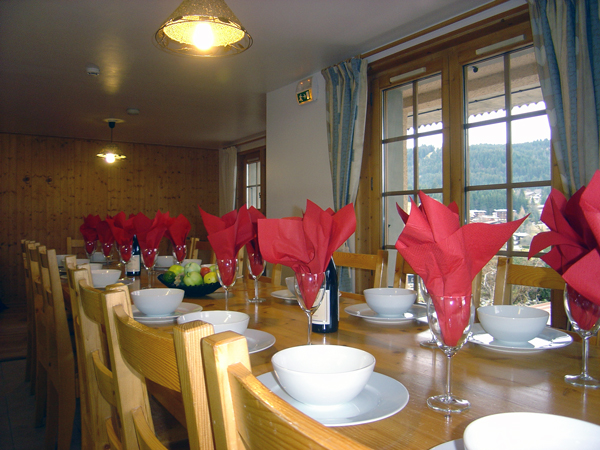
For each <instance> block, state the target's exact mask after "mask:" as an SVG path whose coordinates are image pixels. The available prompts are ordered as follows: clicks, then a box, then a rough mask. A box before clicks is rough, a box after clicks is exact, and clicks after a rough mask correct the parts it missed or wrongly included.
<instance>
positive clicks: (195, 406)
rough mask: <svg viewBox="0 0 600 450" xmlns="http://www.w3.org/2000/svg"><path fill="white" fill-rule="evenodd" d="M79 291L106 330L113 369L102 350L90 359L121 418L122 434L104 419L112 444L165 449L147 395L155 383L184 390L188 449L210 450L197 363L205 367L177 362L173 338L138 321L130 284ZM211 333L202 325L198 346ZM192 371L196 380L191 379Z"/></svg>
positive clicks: (209, 327)
mask: <svg viewBox="0 0 600 450" xmlns="http://www.w3.org/2000/svg"><path fill="white" fill-rule="evenodd" d="M79 288H80V294H81V302H82V307H83V311H84V312H85V314H86V315H88V317H90V319H92V320H94V321H95V322H97V323H98V324H101V323H103V324H104V326H105V329H106V337H107V345H108V354H109V355H110V365H107V364H105V363H104V362H102V361H101V358H100V355H99V352H94V353H93V354H92V360H93V362H94V366H95V368H94V369H95V373H96V378H97V384H98V387H99V389H100V391H101V392H102V394H103V396H104V397H105V399H106V400H107V402H109V403H111V404H113V405H114V406H115V407H116V409H117V411H118V415H119V423H120V425H121V429H120V432H119V431H117V429H116V428H115V426H114V425H113V422H112V421H106V427H107V434H108V436H109V439H110V440H111V446H113V447H114V448H124V449H126V450H128V449H138V448H139V449H153V450H159V449H160V450H162V449H165V448H166V447H165V446H164V445H163V444H162V443H161V441H160V440H159V439H158V438H157V436H156V435H155V429H154V423H153V420H152V412H151V409H150V403H149V397H148V391H147V383H152V384H153V385H154V386H155V387H156V388H158V389H162V390H163V392H164V391H165V390H173V391H176V392H181V395H182V398H183V404H184V409H185V418H183V417H178V420H180V421H183V422H185V423H186V424H187V431H188V437H189V444H190V448H191V449H194V450H195V449H212V448H213V443H212V432H211V427H210V418H209V414H208V404H207V400H206V390H205V386H204V381H203V376H202V375H201V373H202V371H201V370H200V371H198V370H197V368H198V367H201V366H198V365H197V364H199V363H201V362H200V356H199V354H195V355H193V354H192V355H188V356H189V358H188V359H184V358H176V355H175V345H174V341H173V336H171V335H170V334H168V333H166V332H163V331H160V330H156V329H152V328H149V327H146V326H145V325H142V324H140V323H139V322H136V321H135V320H134V319H133V318H132V316H131V299H130V296H129V290H128V288H127V287H126V286H123V285H113V286H110V287H108V288H107V289H106V291H104V292H102V291H99V290H97V289H94V288H92V287H91V286H90V285H89V284H88V283H86V282H85V281H80V282H79ZM100 310H101V311H100ZM100 312H101V313H102V314H100ZM90 315H91V316H90ZM212 332H213V329H212V325H210V324H202V327H201V328H200V330H199V331H198V333H199V334H197V335H196V345H197V342H198V341H199V340H200V338H201V337H203V336H206V335H209V334H212ZM194 372H196V373H195V375H196V376H198V378H194V379H193V380H191V378H190V377H191V374H192V373H194ZM198 372H199V373H198ZM158 396H160V392H159V393H158ZM169 397H170V395H166V396H165V397H164V398H169ZM111 436H112V437H111ZM115 439H118V441H117V442H114V440H115Z"/></svg>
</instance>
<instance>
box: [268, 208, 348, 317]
mask: <svg viewBox="0 0 600 450" xmlns="http://www.w3.org/2000/svg"><path fill="white" fill-rule="evenodd" d="M355 230H356V215H355V213H354V205H352V204H349V205H346V206H344V207H343V208H342V209H340V210H339V211H338V212H337V213H334V212H333V210H331V209H327V210H325V211H324V210H322V209H321V208H319V206H317V205H316V204H315V203H313V202H311V201H310V200H307V202H306V211H305V213H304V215H303V216H302V218H300V217H288V218H284V219H262V220H259V221H258V241H259V245H260V251H261V253H262V255H263V258H264V259H265V260H266V261H269V262H271V263H273V264H282V265H284V266H288V267H291V268H292V270H293V271H294V272H295V273H296V274H300V273H313V274H318V273H322V272H324V271H325V269H327V265H328V264H329V261H330V260H331V257H332V255H333V252H334V251H336V250H337V249H338V248H339V247H340V246H341V245H342V244H343V243H344V242H345V241H346V240H347V239H348V238H349V237H350V236H351V235H352V233H354V231H355ZM313 302H314V298H313V300H312V302H311V301H310V299H309V298H305V303H306V306H307V307H308V308H311V307H312V304H313Z"/></svg>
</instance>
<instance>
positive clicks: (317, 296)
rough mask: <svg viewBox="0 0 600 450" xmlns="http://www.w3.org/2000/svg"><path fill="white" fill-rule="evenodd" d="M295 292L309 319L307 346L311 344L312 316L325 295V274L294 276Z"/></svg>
mask: <svg viewBox="0 0 600 450" xmlns="http://www.w3.org/2000/svg"><path fill="white" fill-rule="evenodd" d="M294 290H295V293H296V298H297V299H298V304H299V305H300V307H301V308H302V311H304V313H305V314H306V317H307V318H308V338H307V345H310V344H311V341H310V336H311V332H312V316H313V314H314V313H315V311H316V310H317V309H318V308H319V306H320V305H321V301H322V300H323V296H324V294H325V272H319V273H301V272H296V273H295V276H294Z"/></svg>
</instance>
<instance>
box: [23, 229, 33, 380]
mask: <svg viewBox="0 0 600 450" xmlns="http://www.w3.org/2000/svg"><path fill="white" fill-rule="evenodd" d="M30 243H34V241H29V240H27V239H21V253H22V256H23V269H24V275H25V277H24V279H25V300H26V302H27V303H26V304H27V365H26V370H25V381H31V380H35V359H36V355H35V305H34V301H33V291H32V289H33V288H32V285H31V283H32V279H31V268H30V262H29V253H28V251H27V246H28V245H29V244H30ZM33 385H34V383H32V387H33Z"/></svg>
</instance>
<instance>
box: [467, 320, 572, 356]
mask: <svg viewBox="0 0 600 450" xmlns="http://www.w3.org/2000/svg"><path fill="white" fill-rule="evenodd" d="M471 332H472V333H473V334H472V336H471V337H470V338H469V340H470V341H471V342H473V343H474V344H479V345H481V346H482V347H485V348H489V349H490V350H496V351H499V352H505V353H533V352H540V351H542V350H550V349H553V348H561V347H565V346H567V345H569V344H570V343H571V342H573V338H572V337H571V336H569V335H568V334H567V333H565V332H563V331H560V330H557V329H555V328H550V327H546V328H544V330H543V331H542V332H541V333H540V334H539V335H538V336H537V337H535V338H533V339H532V340H530V341H528V342H525V343H523V345H515V344H509V343H504V342H501V341H496V340H494V338H493V337H492V336H491V335H489V334H488V333H486V332H485V330H484V329H483V327H482V326H481V324H480V323H474V324H473V326H472V327H471Z"/></svg>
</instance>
